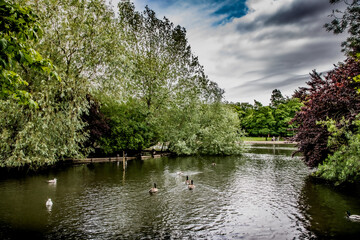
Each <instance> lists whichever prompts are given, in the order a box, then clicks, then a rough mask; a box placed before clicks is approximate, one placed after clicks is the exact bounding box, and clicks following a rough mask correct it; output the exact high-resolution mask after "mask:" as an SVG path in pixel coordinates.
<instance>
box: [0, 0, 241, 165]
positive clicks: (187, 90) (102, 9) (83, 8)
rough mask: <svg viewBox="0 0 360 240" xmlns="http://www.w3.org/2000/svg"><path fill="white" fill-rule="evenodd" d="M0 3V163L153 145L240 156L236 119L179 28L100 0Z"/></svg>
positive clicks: (151, 15) (147, 11)
mask: <svg viewBox="0 0 360 240" xmlns="http://www.w3.org/2000/svg"><path fill="white" fill-rule="evenodd" d="M0 3H1V11H2V12H1V13H2V14H1V17H2V19H1V24H2V25H1V26H2V27H1V39H0V40H1V43H0V47H1V76H2V78H1V85H2V90H1V91H2V92H1V96H0V115H1V116H2V118H1V119H0V129H1V130H0V131H1V132H0V137H1V138H0V166H8V167H9V166H23V165H29V166H31V167H37V166H41V165H49V164H53V163H55V162H56V161H58V160H60V159H64V158H77V157H83V156H86V155H88V154H89V152H90V151H91V150H93V149H94V148H96V149H98V150H100V152H103V153H105V154H109V155H112V154H116V153H118V152H120V151H122V150H133V151H141V150H142V149H144V148H147V147H150V146H152V145H153V144H156V143H157V142H167V143H168V144H169V149H170V150H172V151H173V152H175V153H177V154H233V153H239V152H240V151H241V144H240V143H241V141H240V138H239V137H240V136H241V135H242V134H241V131H239V129H238V127H239V122H238V119H237V118H236V117H234V116H236V114H234V112H233V110H232V109H230V108H228V107H227V106H225V105H223V104H221V99H222V95H223V90H221V89H220V88H219V87H218V86H217V84H215V83H214V82H212V81H210V80H209V79H208V77H207V76H206V75H205V73H204V70H203V67H202V66H201V65H200V63H199V62H198V59H197V57H196V56H194V55H193V53H192V51H191V48H190V45H189V43H188V41H187V38H186V31H185V29H184V28H182V27H180V26H174V25H173V24H172V23H171V22H170V21H169V20H168V19H166V18H164V19H163V20H160V19H158V18H156V15H155V12H154V11H152V10H151V9H149V8H146V9H145V11H144V12H142V13H140V12H137V11H135V8H134V5H133V4H132V3H129V2H120V3H119V5H118V12H117V14H115V13H114V12H113V10H112V8H111V7H110V6H107V5H106V2H105V1H104V0H61V1H60V0H38V1H23V0H17V1H16V3H14V4H13V3H9V2H6V1H1V2H0ZM17 3H18V4H17ZM40 26H41V28H40ZM41 29H43V32H42V31H41ZM35 47H36V49H37V51H35V50H34V49H35ZM40 54H41V55H40ZM41 56H46V58H47V59H49V60H51V61H52V63H53V64H54V65H55V66H56V67H57V74H58V75H59V76H60V77H61V81H59V79H60V77H57V75H56V74H55V73H53V72H52V70H53V66H52V64H50V61H49V60H46V59H44V58H42V57H41ZM20 76H22V77H20ZM49 76H55V77H49ZM30 93H31V96H32V98H31V100H27V99H30ZM19 102H20V103H27V102H30V103H34V105H37V106H38V107H37V108H31V107H29V105H28V104H25V105H23V104H18V103H19ZM3 116H4V117H3Z"/></svg>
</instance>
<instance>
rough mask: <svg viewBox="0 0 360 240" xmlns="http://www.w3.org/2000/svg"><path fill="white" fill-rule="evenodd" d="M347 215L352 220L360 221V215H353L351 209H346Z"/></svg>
mask: <svg viewBox="0 0 360 240" xmlns="http://www.w3.org/2000/svg"><path fill="white" fill-rule="evenodd" d="M346 217H347V218H348V219H350V220H351V221H356V222H359V221H360V215H351V213H350V212H349V211H346Z"/></svg>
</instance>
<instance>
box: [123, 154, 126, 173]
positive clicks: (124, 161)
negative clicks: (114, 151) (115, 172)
mask: <svg viewBox="0 0 360 240" xmlns="http://www.w3.org/2000/svg"><path fill="white" fill-rule="evenodd" d="M125 168H126V159H125V151H123V171H125Z"/></svg>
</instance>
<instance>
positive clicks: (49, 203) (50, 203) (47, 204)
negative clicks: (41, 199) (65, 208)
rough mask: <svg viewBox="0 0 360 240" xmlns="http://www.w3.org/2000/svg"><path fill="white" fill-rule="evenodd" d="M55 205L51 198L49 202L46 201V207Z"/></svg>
mask: <svg viewBox="0 0 360 240" xmlns="http://www.w3.org/2000/svg"><path fill="white" fill-rule="evenodd" d="M52 205H53V202H52V201H51V198H49V199H48V200H47V201H46V206H47V207H51V206H52Z"/></svg>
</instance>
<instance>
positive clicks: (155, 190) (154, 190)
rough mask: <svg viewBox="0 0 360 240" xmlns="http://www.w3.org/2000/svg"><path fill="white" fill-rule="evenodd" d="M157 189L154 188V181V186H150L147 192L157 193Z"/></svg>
mask: <svg viewBox="0 0 360 240" xmlns="http://www.w3.org/2000/svg"><path fill="white" fill-rule="evenodd" d="M157 192H158V189H157V188H156V183H154V187H152V188H150V190H149V193H157Z"/></svg>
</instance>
